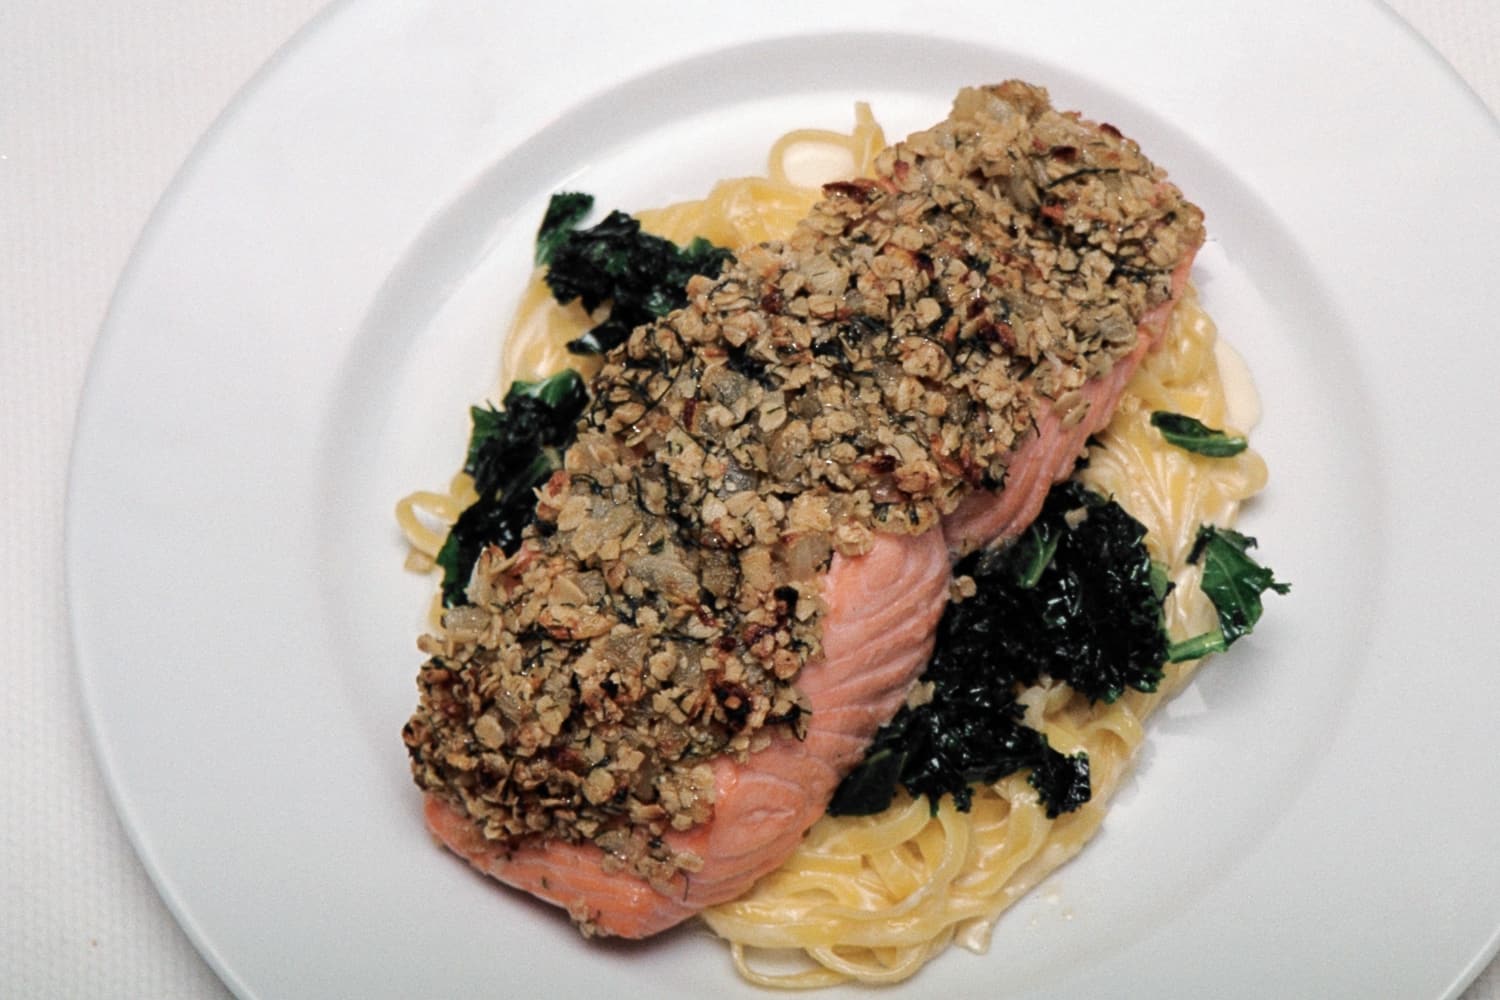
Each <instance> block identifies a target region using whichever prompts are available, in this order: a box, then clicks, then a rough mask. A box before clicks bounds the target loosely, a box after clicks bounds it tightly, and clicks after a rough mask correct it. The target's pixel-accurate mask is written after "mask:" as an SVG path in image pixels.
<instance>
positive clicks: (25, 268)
mask: <svg viewBox="0 0 1500 1000" xmlns="http://www.w3.org/2000/svg"><path fill="white" fill-rule="evenodd" d="M1310 2H1316V0H1310ZM322 6H323V0H260V2H258V3H254V4H248V3H244V2H241V0H192V2H187V0H137V2H133V3H119V4H111V3H97V2H90V0H51V2H48V0H0V469H3V470H4V471H3V477H4V478H3V481H0V486H3V489H0V616H3V618H0V620H3V622H4V626H5V627H4V631H3V635H4V636H5V643H4V649H5V652H4V654H3V659H0V668H3V674H0V744H3V746H4V751H3V753H4V756H3V765H0V996H4V997H18V998H19V997H25V998H30V997H153V998H169V997H192V998H198V997H208V998H212V997H221V996H225V995H227V994H226V991H225V990H224V988H223V986H221V985H220V984H219V982H218V980H217V979H216V978H215V977H214V975H213V973H212V972H211V971H210V970H209V968H208V967H207V966H206V965H205V964H204V963H203V961H202V960H201V959H200V958H199V957H198V955H197V953H196V952H195V951H194V950H193V947H192V945H191V944H190V943H189V942H188V940H187V938H186V937H185V936H184V935H183V934H182V932H181V931H180V930H179V929H178V927H177V925H176V924H175V923H174V921H173V920H172V917H171V915H170V914H169V913H168V912H167V910H166V909H165V907H164V906H163V905H162V903H161V901H160V900H159V899H158V897H157V895H156V892H155V890H154V888H153V887H152V885H151V882H150V881H149V879H148V878H147V877H146V874H145V872H144V871H143V869H142V867H141V865H140V863H139V861H138V860H137V859H136V857H135V854H134V853H133V852H132V850H131V847H130V845H129V843H128V841H127V840H126V838H125V835H124V832H123V831H122V829H121V827H120V824H119V821H118V820H117V819H116V817H115V813H114V810H113V809H112V807H111V805H110V802H109V798H108V796H107V794H106V793H105V790H104V787H103V785H102V783H101V781H100V778H99V773H98V770H97V768H96V765H95V762H94V759H93V756H92V754H91V752H90V749H89V743H88V736H87V733H86V732H85V728H84V724H83V719H82V717H81V714H80V710H79V702H78V688H77V683H76V681H75V677H74V673H73V665H72V662H71V658H70V650H69V642H68V624H67V609H66V601H65V594H64V589H63V571H62V556H61V552H62V534H63V527H62V526H63V503H64V495H65V474H66V467H67V459H68V452H69V448H70V443H71V440H72V435H73V424H74V412H75V410H76V408H77V405H78V400H79V394H80V391H81V388H82V385H83V378H84V372H85V368H86V366H87V363H88V358H89V353H90V351H91V350H92V349H93V346H94V340H95V337H96V336H97V333H98V330H99V326H100V323H101V321H102V319H103V316H104V312H105V309H106V306H107V304H108V301H109V297H110V294H111V293H112V291H113V289H114V285H115V282H116V280H117V278H118V277H119V274H120V272H121V270H122V268H123V267H124V265H125V262H126V260H127V258H128V256H129V254H130V251H131V247H132V245H133V244H134V242H135V239H136V237H137V236H138V234H139V232H140V230H141V228H142V226H143V225H144V224H145V222H146V220H147V217H148V216H149V214H150V213H151V211H152V208H153V207H154V205H155V203H156V201H157V198H158V197H159V196H160V195H161V193H162V191H163V189H164V188H165V187H166V186H167V184H168V183H169V181H170V180H171V178H172V176H173V174H174V173H175V172H176V170H177V169H178V167H179V166H180V165H181V163H182V162H183V160H184V159H185V158H186V157H187V155H188V153H189V151H190V150H191V149H192V147H193V144H194V143H195V142H196V141H197V139H198V138H199V136H201V135H202V133H203V131H204V130H205V129H206V128H207V127H208V126H209V124H210V123H211V122H212V121H213V120H214V118H215V116H216V115H217V114H218V113H219V112H220V111H221V110H222V109H223V107H224V106H225V105H226V103H228V101H229V100H230V99H231V98H232V97H233V95H234V94H235V92H236V91H237V90H239V88H240V87H241V86H243V85H244V84H245V83H246V81H247V80H249V78H250V77H251V76H252V75H253V74H254V72H255V71H256V70H257V69H258V68H259V67H260V66H261V65H262V64H263V63H264V62H265V61H266V59H267V58H269V57H270V56H271V54H272V53H274V52H275V51H276V50H277V48H278V47H280V46H281V45H282V44H283V42H285V41H286V40H287V39H288V38H289V37H290V36H291V35H292V34H294V33H295V32H296V31H297V30H298V29H299V28H300V27H301V26H302V25H303V24H305V23H306V22H307V20H308V19H309V18H311V17H312V16H313V14H314V13H315V12H316V11H317V10H318V9H319V8H320V7H322ZM1391 6H1392V7H1393V8H1395V10H1396V11H1397V12H1398V13H1399V14H1400V15H1401V16H1402V17H1404V18H1405V19H1406V20H1407V21H1408V23H1410V24H1411V25H1412V26H1413V28H1414V29H1415V30H1416V31H1417V32H1418V33H1419V34H1420V35H1421V36H1423V37H1424V38H1425V39H1426V40H1427V42H1428V43H1430V44H1431V45H1432V46H1433V47H1434V48H1435V49H1436V50H1437V51H1438V52H1439V53H1440V54H1441V55H1442V56H1443V57H1444V58H1445V59H1447V60H1448V62H1449V63H1450V64H1451V65H1452V66H1453V67H1454V69H1455V71H1456V72H1457V73H1458V75H1459V76H1461V77H1462V78H1463V79H1464V80H1465V81H1466V82H1467V84H1468V85H1469V86H1470V87H1472V88H1473V89H1474V90H1475V91H1476V92H1477V93H1478V94H1479V95H1480V97H1481V98H1482V99H1483V100H1484V101H1485V102H1486V103H1487V105H1488V106H1489V108H1490V110H1491V111H1492V112H1496V111H1497V110H1500V2H1497V0H1392V3H1391ZM1489 195H1490V196H1491V197H1500V193H1495V192H1490V193H1489ZM1463 997H1464V1000H1500V962H1497V963H1494V964H1492V965H1491V966H1490V967H1489V968H1488V969H1487V970H1486V971H1485V972H1484V973H1482V974H1481V975H1480V977H1479V979H1478V980H1476V981H1475V982H1474V983H1473V984H1472V985H1471V986H1470V987H1469V989H1468V990H1467V991H1466V992H1465V993H1464V994H1463Z"/></svg>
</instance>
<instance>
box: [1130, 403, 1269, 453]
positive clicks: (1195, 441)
mask: <svg viewBox="0 0 1500 1000" xmlns="http://www.w3.org/2000/svg"><path fill="white" fill-rule="evenodd" d="M1151 426H1152V427H1155V428H1156V429H1157V430H1159V431H1161V436H1162V437H1164V438H1166V439H1167V441H1168V442H1169V443H1171V444H1174V445H1176V446H1177V447H1179V448H1181V449H1183V450H1184V451H1191V452H1193V453H1194V454H1197V455H1206V456H1208V457H1209V458H1228V457H1230V456H1232V455H1238V454H1239V453H1240V452H1242V451H1244V450H1245V449H1246V448H1247V447H1249V445H1250V442H1249V441H1247V440H1246V439H1245V438H1244V437H1242V436H1240V435H1238V434H1228V433H1225V432H1224V431H1221V430H1219V429H1217V428H1214V427H1209V426H1208V425H1207V424H1205V423H1203V421H1201V420H1198V419H1196V418H1195V417H1188V416H1184V415H1183V414H1181V413H1172V412H1170V411H1167V410H1156V411H1153V412H1152V414H1151Z"/></svg>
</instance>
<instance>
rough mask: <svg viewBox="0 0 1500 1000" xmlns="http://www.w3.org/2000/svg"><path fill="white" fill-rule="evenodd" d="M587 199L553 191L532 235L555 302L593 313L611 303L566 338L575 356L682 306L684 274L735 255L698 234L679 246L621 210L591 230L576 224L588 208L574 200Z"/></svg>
mask: <svg viewBox="0 0 1500 1000" xmlns="http://www.w3.org/2000/svg"><path fill="white" fill-rule="evenodd" d="M588 197H589V196H588V195H579V194H576V193H567V192H564V193H560V194H555V195H553V196H552V203H551V205H550V206H549V207H548V209H547V216H546V218H545V219H544V220H543V222H542V228H541V231H540V232H538V234H537V256H538V260H542V259H543V256H544V255H545V260H546V263H547V265H548V266H547V274H546V281H547V287H548V288H550V289H551V290H552V295H553V297H554V298H555V299H557V301H558V302H560V303H562V304H563V305H567V304H568V303H569V302H572V301H574V300H575V299H576V300H578V301H580V302H582V303H583V307H584V308H585V309H587V310H589V311H590V312H592V311H593V310H594V309H596V308H597V307H598V306H599V305H600V304H601V303H604V302H609V303H610V304H611V307H610V312H609V317H608V318H607V319H605V320H604V321H603V322H601V323H600V324H598V325H597V326H595V327H594V328H593V329H592V330H589V331H588V332H587V333H585V334H584V335H583V336H581V337H579V338H578V339H576V340H573V341H571V342H570V343H569V344H568V350H570V351H572V352H574V353H575V354H601V353H603V352H605V351H607V350H609V349H610V348H612V347H614V346H616V345H618V344H621V343H623V342H624V341H625V339H626V338H627V337H629V336H630V332H631V331H632V330H634V329H635V328H636V327H637V326H640V325H641V324H642V323H648V322H650V321H651V320H653V319H656V318H657V317H659V316H665V315H666V314H667V313H669V312H671V311H672V310H673V309H680V308H681V307H682V306H684V305H686V304H687V283H688V279H689V278H691V277H692V276H693V275H695V274H707V275H716V274H718V273H719V271H720V270H722V269H723V267H724V264H725V263H726V262H727V261H729V260H731V259H733V255H732V254H730V252H729V251H728V250H725V249H724V248H722V247H716V246H714V245H713V244H712V243H710V242H708V241H707V240H705V239H703V238H702V237H699V238H697V239H695V240H693V241H692V242H691V243H689V244H688V245H687V246H685V247H679V246H677V245H676V244H675V243H673V242H672V241H671V240H665V239H662V238H661V237H659V236H652V235H651V234H649V233H645V232H642V231H641V224H640V223H639V222H637V221H636V220H635V219H633V218H631V217H630V216H629V215H626V214H625V213H624V212H620V211H615V212H611V213H609V215H607V216H605V218H604V219H603V221H601V222H600V223H598V224H597V225H595V226H593V227H591V228H589V229H575V228H573V227H574V226H575V225H576V224H577V223H578V221H579V220H580V219H582V217H583V215H585V214H586V213H587V211H588V206H587V205H586V206H584V208H583V209H582V211H578V205H579V204H580V203H579V202H578V201H577V199H580V198H588ZM589 204H592V199H589ZM544 244H545V249H544Z"/></svg>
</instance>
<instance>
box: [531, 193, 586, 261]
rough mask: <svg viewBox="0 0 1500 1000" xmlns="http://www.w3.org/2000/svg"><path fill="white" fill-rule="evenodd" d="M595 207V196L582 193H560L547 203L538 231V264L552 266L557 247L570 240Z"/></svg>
mask: <svg viewBox="0 0 1500 1000" xmlns="http://www.w3.org/2000/svg"><path fill="white" fill-rule="evenodd" d="M593 207H594V196H593V195H591V194H584V193H583V192H582V191H559V192H558V193H557V194H554V195H553V196H552V200H551V201H549V202H547V211H546V214H544V215H543V216H542V224H541V226H540V227H539V228H538V229H537V231H536V262H537V264H539V265H540V264H550V263H551V262H552V255H553V254H554V253H556V252H557V245H558V244H559V243H561V242H562V241H563V240H565V239H567V238H568V234H569V233H571V232H572V231H573V229H574V227H575V226H577V225H578V224H579V223H580V222H582V221H583V217H584V216H585V215H588V214H589V209H591V208H593Z"/></svg>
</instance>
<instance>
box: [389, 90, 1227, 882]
mask: <svg viewBox="0 0 1500 1000" xmlns="http://www.w3.org/2000/svg"><path fill="white" fill-rule="evenodd" d="M825 195H826V197H825V200H824V201H822V202H821V203H820V204H819V205H818V206H817V208H816V209H815V210H814V211H813V213H812V215H811V216H810V217H809V218H808V219H807V220H806V221H805V222H804V223H803V224H802V225H801V226H800V227H799V229H798V230H797V232H796V233H795V234H794V235H793V236H792V237H791V238H790V239H789V240H788V241H786V242H785V243H772V244H767V245H763V246H759V247H754V248H751V249H749V250H746V251H744V252H743V253H741V255H740V257H739V259H738V261H737V262H735V263H734V264H732V265H730V266H729V267H728V268H726V270H725V271H724V273H723V274H722V275H720V276H718V277H716V278H707V277H699V278H695V279H693V281H692V282H691V283H690V285H689V293H690V301H689V303H688V305H687V306H686V307H685V308H684V309H681V310H679V311H677V312H675V313H673V314H672V315H670V316H668V317H666V318H664V319H663V320H661V321H659V322H657V323H655V324H653V325H649V326H645V327H641V328H640V329H638V330H636V331H635V333H634V334H633V336H632V337H631V338H630V340H629V341H628V342H627V343H626V344H625V345H623V346H622V347H621V348H620V349H618V350H616V351H615V352H614V353H613V354H612V355H611V356H610V357H609V358H608V359H607V361H606V364H605V366H604V368H603V370H602V371H601V373H600V374H599V376H598V377H597V378H596V379H595V381H594V384H593V393H594V402H593V404H592V406H591V408H590V409H589V411H588V412H587V414H586V415H585V417H584V419H583V426H582V429H581V433H580V436H579V439H578V442H577V443H576V444H575V445H574V446H573V447H572V448H571V449H570V450H569V452H568V455H567V461H566V468H565V470H564V471H562V472H559V473H558V474H557V475H555V476H554V477H553V479H552V481H551V482H549V483H548V484H547V486H546V487H545V488H544V489H543V490H542V491H541V496H540V501H539V506H538V522H537V524H536V525H535V530H534V531H532V532H531V533H530V534H529V536H528V538H527V540H526V541H525V543H524V544H523V546H522V548H521V550H520V551H519V552H518V553H517V554H516V555H515V556H514V557H511V558H506V557H504V556H503V555H502V554H500V553H499V552H498V551H492V552H490V553H488V554H487V555H486V556H485V557H484V558H483V559H482V560H481V561H480V564H479V565H478V567H477V568H476V571H475V576H474V580H473V582H472V584H471V587H470V592H469V597H470V601H471V604H470V605H469V606H465V607H461V608H457V609H453V610H451V611H449V612H448V614H447V616H446V618H445V621H444V629H443V630H442V632H441V634H439V635H436V636H428V637H425V638H424V639H423V640H422V643H421V647H422V649H423V651H424V652H426V653H427V654H429V656H430V659H429V660H428V662H427V663H426V664H425V665H424V666H423V668H422V671H421V674H420V677H419V686H420V689H421V695H422V697H421V704H420V705H419V707H418V709H417V711H416V713H415V714H414V715H413V716H412V719H411V721H410V722H409V723H408V724H407V727H406V730H405V739H406V743H407V746H408V748H409V750H410V753H411V757H412V766H413V771H414V774H415V776H416V780H417V782H418V784H419V785H421V786H422V787H423V788H424V789H426V790H428V791H431V792H435V793H437V794H439V795H441V796H444V797H445V798H447V799H448V800H450V801H452V802H454V803H455V804H457V805H459V806H461V807H462V808H463V809H465V810H466V811H467V812H468V814H469V815H471V816H472V817H474V819H475V821H476V822H477V823H479V824H481V826H482V828H483V830H484V833H485V834H486V836H488V837H490V838H491V839H493V840H496V841H499V842H502V843H506V842H515V841H517V840H519V839H520V838H524V837H528V836H533V835H543V836H550V837H561V838H564V839H568V840H580V839H589V840H594V841H596V842H598V843H599V844H600V845H601V846H603V847H605V849H606V850H607V851H609V852H610V853H611V854H613V855H614V856H616V857H618V858H620V859H621V860H622V862H623V863H626V864H628V865H630V866H631V867H633V868H634V869H635V870H636V871H638V872H641V873H642V874H645V875H647V876H648V877H653V876H655V877H657V878H665V877H666V876H668V875H670V873H671V872H672V871H674V870H675V867H676V866H678V865H683V864H690V859H682V858H674V857H672V856H671V854H670V852H669V851H667V849H666V848H665V847H664V846H663V845H662V842H661V840H660V837H661V835H662V834H663V833H664V832H666V831H667V830H669V829H679V830H680V829H687V828H689V827H691V826H693V825H695V824H697V823H700V822H702V821H704V820H705V819H707V818H708V817H709V816H710V815H711V812H712V797H713V778H712V773H711V771H710V769H709V768H708V766H707V763H706V762H707V761H709V760H711V759H712V758H713V757H715V756H717V755H719V754H723V753H737V754H746V753H749V752H752V751H753V750H755V749H756V748H757V747H758V746H759V745H761V744H762V743H763V742H764V740H765V739H766V733H767V727H768V726H773V725H792V726H796V725H797V724H798V722H799V718H800V715H801V712H802V709H801V706H800V704H799V701H798V696H797V691H796V688H795V678H796V675H797V672H798V670H799V669H800V668H801V666H802V664H803V663H805V662H807V661H808V660H809V659H810V658H812V657H816V656H817V655H818V653H819V637H820V633H821V628H820V615H821V610H822V605H821V603H820V600H819V596H818V583H817V578H818V574H819V573H821V572H822V571H823V570H824V569H826V568H827V565H828V561H829V559H830V557H831V554H832V552H833V551H834V550H838V551H840V552H843V553H845V554H847V555H857V554H858V553H860V552H862V551H864V550H865V549H866V548H867V547H868V545H869V541H870V537H871V532H873V531H895V532H906V533H918V532H923V531H927V530H929V529H931V528H933V527H934V526H936V524H937V523H938V520H939V518H940V517H941V516H942V515H943V514H945V513H948V512H950V511H951V510H952V509H953V508H954V507H955V506H956V504H957V503H958V501H959V500H960V499H961V498H962V497H963V496H964V495H965V494H966V493H968V492H969V491H971V490H973V489H976V488H997V487H999V486H1000V485H1001V484H1003V483H1004V481H1005V477H1006V471H1007V464H1008V462H1009V460H1010V456H1011V454H1012V452H1013V451H1014V449H1015V448H1016V446H1017V444H1018V443H1019V441H1020V439H1021V438H1022V437H1023V436H1024V435H1025V434H1026V433H1027V432H1028V430H1029V429H1030V428H1031V427H1032V426H1034V424H1035V422H1036V420H1037V417H1038V415H1039V414H1040V413H1041V412H1042V411H1043V408H1047V407H1056V408H1060V409H1061V410H1062V411H1063V413H1064V415H1065V420H1066V419H1078V418H1079V417H1081V415H1082V412H1081V408H1082V407H1084V406H1086V405H1087V403H1086V401H1085V400H1084V398H1083V395H1082V394H1081V393H1080V392H1079V390H1080V388H1081V387H1083V386H1084V385H1085V384H1086V383H1087V382H1088V380H1090V379H1092V378H1095V377H1097V376H1099V375H1102V374H1104V373H1106V372H1108V371H1109V370H1110V368H1111V367H1112V366H1113V364H1114V363H1115V362H1116V361H1117V360H1119V359H1120V358H1122V357H1124V356H1126V355H1128V354H1129V353H1130V352H1131V351H1132V350H1133V349H1134V347H1135V345H1136V338H1137V324H1138V323H1139V321H1140V319H1141V317H1142V316H1143V315H1145V314H1146V313H1147V312H1148V311H1149V310H1151V309H1152V308H1153V307H1155V306H1158V305H1160V304H1162V303H1163V302H1166V301H1168V300H1169V298H1170V295H1171V272H1172V271H1173V269H1174V268H1175V267H1176V266H1177V264H1178V262H1179V261H1181V260H1182V259H1184V258H1185V256H1186V255H1187V254H1189V253H1191V251H1192V250H1193V249H1195V248H1196V246H1197V245H1198V243H1199V242H1200V241H1201V237H1202V216H1201V213H1200V212H1199V211H1198V210H1197V209H1196V208H1194V207H1193V206H1192V205H1190V204H1188V203H1186V202H1185V201H1183V200H1182V198H1181V196H1180V195H1179V193H1178V192H1177V190H1176V189H1175V188H1174V187H1172V186H1171V185H1169V184H1167V183H1166V182H1165V181H1164V179H1163V175H1162V173H1161V172H1160V171H1159V170H1158V169H1157V168H1155V167H1154V166H1153V165H1152V164H1151V163H1150V162H1148V161H1147V160H1146V159H1145V158H1144V157H1143V156H1141V154H1140V151H1139V150H1138V148H1137V147H1136V145H1135V144H1134V143H1133V142H1131V141H1130V140H1128V139H1124V138H1122V137H1121V136H1120V134H1119V133H1118V132H1117V131H1115V130H1114V129H1112V128H1110V127H1109V126H1098V125H1093V124H1090V123H1086V122H1083V121H1081V120H1080V119H1079V118H1077V117H1076V116H1074V115H1071V114H1065V113H1059V112H1057V111H1054V110H1053V109H1052V108H1051V106H1050V105H1049V104H1048V101H1047V95H1046V93H1045V91H1043V90H1041V89H1039V88H1036V87H1031V86H1029V85H1026V84H1023V83H1019V82H1010V83H1006V84H1002V85H1000V86H998V87H992V88H985V89H974V90H966V91H964V92H962V93H961V94H960V95H959V96H958V99H957V100H956V102H955V104H954V109H953V113H952V114H951V115H950V116H949V118H948V119H946V120H945V121H943V122H942V123H940V124H939V125H937V126H935V127H934V128H932V129H930V130H928V131H925V132H920V133H917V134H916V135H913V136H911V137H910V138H909V139H908V140H907V141H906V142H904V143H901V144H899V145H897V146H895V147H893V148H892V149H890V150H887V151H886V152H885V153H884V154H882V156H881V157H880V159H879V161H878V179H876V180H864V181H852V182H847V183H839V184H832V185H829V186H828V187H827V188H826V189H825Z"/></svg>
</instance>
